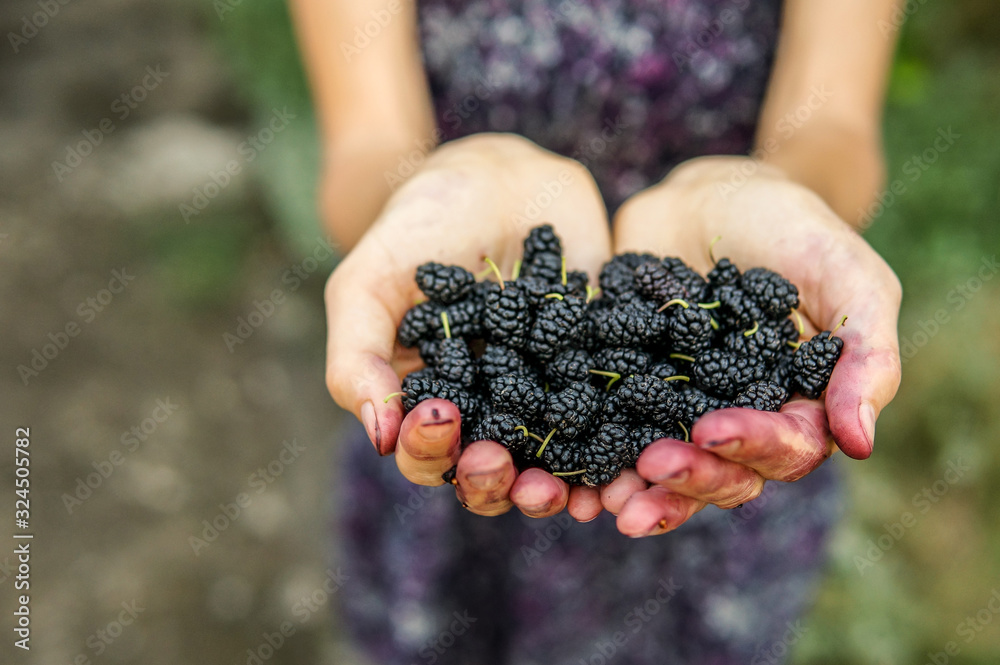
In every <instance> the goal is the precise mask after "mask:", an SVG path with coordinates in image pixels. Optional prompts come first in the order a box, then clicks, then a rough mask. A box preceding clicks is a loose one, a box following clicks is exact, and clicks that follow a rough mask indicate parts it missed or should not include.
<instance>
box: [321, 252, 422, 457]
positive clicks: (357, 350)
mask: <svg viewBox="0 0 1000 665" xmlns="http://www.w3.org/2000/svg"><path fill="white" fill-rule="evenodd" d="M373 252H374V253H375V256H370V255H371V254H372V253H373ZM386 254H387V253H386ZM390 265H391V257H388V256H385V257H382V256H378V251H377V249H375V250H373V249H372V248H371V245H370V244H369V246H368V247H362V246H360V245H359V246H358V247H357V248H356V249H355V250H354V251H353V252H352V253H351V254H350V255H348V257H346V258H345V259H344V260H343V261H342V262H341V264H340V266H338V267H337V269H336V270H335V271H334V273H333V274H332V275H331V276H330V279H329V280H328V281H327V284H326V294H325V299H326V318H327V347H326V355H327V360H326V384H327V388H328V389H329V391H330V395H331V396H332V397H333V399H334V401H336V402H337V404H339V405H340V406H341V407H343V408H344V409H346V410H348V411H350V412H351V413H353V414H354V415H355V416H357V417H358V419H359V420H361V423H362V424H363V425H364V427H365V431H366V432H367V433H368V438H369V439H370V440H371V442H372V445H374V446H375V449H376V450H377V451H378V453H379V454H380V455H387V454H389V453H391V452H393V450H395V446H396V439H397V438H398V436H399V430H400V426H401V423H402V420H403V409H402V405H401V404H400V401H399V400H398V399H397V400H390V401H389V402H388V403H386V402H385V397H386V396H387V395H389V394H391V393H394V392H397V391H399V389H400V381H399V377H398V376H397V374H396V372H395V371H394V370H393V368H392V365H391V364H390V363H391V360H392V355H393V350H394V347H395V340H396V324H397V323H398V321H399V319H400V318H401V317H402V314H403V313H404V312H405V311H406V309H407V307H408V304H410V303H409V301H408V297H409V296H410V295H412V291H413V289H414V288H415V287H414V286H413V284H412V279H411V280H410V282H411V283H410V284H397V283H396V282H398V281H400V278H401V273H400V271H398V270H391V271H390V269H389V266H390ZM408 275H409V273H408Z"/></svg>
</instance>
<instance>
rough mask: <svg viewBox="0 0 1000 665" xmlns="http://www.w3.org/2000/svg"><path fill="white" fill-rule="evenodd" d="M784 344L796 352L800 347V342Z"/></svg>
mask: <svg viewBox="0 0 1000 665" xmlns="http://www.w3.org/2000/svg"><path fill="white" fill-rule="evenodd" d="M785 344H787V345H788V346H790V347H792V348H793V349H795V350H796V351H797V350H798V348H799V347H800V346H802V342H785Z"/></svg>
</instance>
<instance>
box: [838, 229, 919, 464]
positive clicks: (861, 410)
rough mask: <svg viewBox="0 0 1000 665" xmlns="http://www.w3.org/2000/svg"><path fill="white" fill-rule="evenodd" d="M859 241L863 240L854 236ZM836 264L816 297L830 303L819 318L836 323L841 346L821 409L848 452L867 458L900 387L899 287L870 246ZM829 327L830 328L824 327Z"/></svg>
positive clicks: (850, 455) (894, 276)
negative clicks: (878, 423)
mask: <svg viewBox="0 0 1000 665" xmlns="http://www.w3.org/2000/svg"><path fill="white" fill-rule="evenodd" d="M858 240H859V242H861V243H862V244H864V245H865V247H866V248H867V243H864V241H863V240H861V239H860V238H858ZM853 258H854V260H853V261H850V260H847V261H844V262H842V263H840V265H839V267H838V268H837V270H836V273H832V274H836V275H837V278H836V279H830V280H825V284H824V286H823V287H822V289H823V290H824V291H827V290H829V291H831V293H824V294H823V295H822V296H821V301H824V302H826V303H832V304H834V306H833V307H831V308H829V309H827V308H823V309H825V310H826V311H824V312H823V314H824V315H825V316H822V317H821V320H824V321H826V322H827V323H828V324H830V325H832V326H836V325H837V323H839V321H840V317H841V316H844V315H847V316H848V317H849V319H848V321H847V324H846V326H845V327H843V328H841V329H840V330H838V331H837V335H838V336H839V337H841V338H842V339H843V340H844V350H843V352H842V354H841V358H840V360H839V361H838V362H837V365H836V367H835V368H834V371H833V375H832V376H831V377H830V384H829V386H828V388H827V393H826V410H827V417H828V419H829V422H830V432H831V434H832V435H833V438H834V440H835V441H836V442H837V445H838V447H839V448H840V449H841V450H842V451H843V452H844V453H845V454H846V455H847V456H849V457H853V458H855V459H866V458H867V457H868V456H870V455H871V453H872V447H873V445H874V442H875V421H876V420H877V419H878V416H879V414H880V413H881V412H882V409H883V408H885V406H886V405H887V404H888V403H889V402H890V401H892V398H893V397H894V396H895V395H896V390H897V389H898V388H899V383H900V379H901V368H900V358H899V338H898V333H897V330H896V328H897V321H898V318H899V305H900V300H901V298H902V289H901V287H900V285H899V280H898V279H897V278H896V275H895V274H894V273H893V272H892V270H891V269H890V268H889V266H888V265H887V264H886V263H885V262H884V261H882V259H881V258H880V257H878V255H877V254H875V253H874V251H871V250H870V249H869V250H868V252H862V253H861V255H860V256H858V255H857V254H856V255H855V256H854V257H853ZM827 329H830V328H827Z"/></svg>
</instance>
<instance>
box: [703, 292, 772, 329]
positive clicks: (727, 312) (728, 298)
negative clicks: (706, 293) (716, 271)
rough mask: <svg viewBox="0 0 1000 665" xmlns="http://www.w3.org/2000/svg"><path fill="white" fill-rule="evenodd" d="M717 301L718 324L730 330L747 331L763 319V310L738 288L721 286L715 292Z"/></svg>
mask: <svg viewBox="0 0 1000 665" xmlns="http://www.w3.org/2000/svg"><path fill="white" fill-rule="evenodd" d="M715 299H716V300H718V301H719V309H718V310H717V311H718V312H719V319H720V321H719V322H720V323H721V324H722V325H723V326H725V327H726V328H727V329H730V330H749V329H750V328H753V326H754V324H756V323H757V322H759V321H762V320H763V319H764V310H763V309H761V307H760V306H759V305H758V304H757V301H756V300H754V299H752V298H750V297H749V296H748V295H747V294H746V293H745V292H744V291H743V289H741V288H739V287H738V286H733V285H729V286H722V287H719V288H718V289H716V290H715Z"/></svg>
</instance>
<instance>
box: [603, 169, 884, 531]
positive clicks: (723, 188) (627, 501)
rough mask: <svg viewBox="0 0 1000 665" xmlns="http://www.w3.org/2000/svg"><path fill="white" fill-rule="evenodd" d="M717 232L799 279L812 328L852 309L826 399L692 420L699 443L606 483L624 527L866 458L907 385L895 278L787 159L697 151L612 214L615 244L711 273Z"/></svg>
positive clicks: (667, 449)
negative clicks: (774, 161) (790, 174)
mask: <svg viewBox="0 0 1000 665" xmlns="http://www.w3.org/2000/svg"><path fill="white" fill-rule="evenodd" d="M746 174H749V175H746ZM716 236H721V240H720V241H719V242H718V244H716V245H715V248H714V254H715V255H716V256H717V257H722V256H727V257H729V258H730V259H731V260H732V261H733V262H734V263H735V264H736V265H737V266H739V267H740V269H741V270H746V269H748V268H752V267H756V266H763V267H766V268H770V269H772V270H775V271H777V272H779V273H781V274H782V275H784V276H785V277H786V278H788V279H789V280H791V281H792V282H793V283H794V284H796V285H797V286H798V288H799V293H800V301H801V305H800V309H799V311H800V313H801V314H802V315H803V316H804V318H805V319H806V320H807V325H809V324H811V326H812V329H811V330H807V334H808V335H811V334H813V333H814V332H816V330H821V329H825V330H830V329H832V328H833V327H834V326H836V325H837V323H838V322H839V321H840V320H841V318H842V317H844V316H847V317H849V321H848V322H847V325H846V327H844V328H841V329H840V330H838V331H837V335H838V336H840V337H842V338H843V340H844V350H843V354H842V356H841V358H840V361H839V362H838V364H837V366H836V369H835V370H834V372H833V376H832V377H831V379H830V384H829V387H828V389H827V392H826V396H825V400H819V401H816V400H806V399H802V398H797V399H794V400H792V401H790V402H788V403H787V404H786V405H785V406H783V407H782V409H781V411H780V412H779V413H766V412H758V411H752V410H749V409H723V410H720V411H715V412H712V413H710V414H707V415H705V416H704V417H703V418H701V419H700V420H699V421H698V422H697V423H696V424H695V426H694V428H693V429H692V431H691V442H690V443H684V442H680V441H673V440H663V441H660V442H657V443H655V444H653V445H651V446H650V447H649V448H647V449H646V451H645V452H644V453H643V454H642V456H641V457H640V458H639V462H638V464H637V468H636V471H637V473H636V474H631V473H629V474H626V475H625V476H624V477H623V478H621V479H619V480H618V481H616V482H615V483H613V484H612V485H611V486H609V487H608V488H606V489H605V490H604V494H602V499H604V500H605V506H606V507H608V508H609V509H614V510H612V512H615V513H617V514H618V527H619V529H620V530H621V531H622V532H623V533H625V534H626V535H630V536H644V535H653V534H658V533H663V532H665V531H669V530H671V529H674V528H676V527H677V526H679V525H680V524H682V523H683V522H684V521H686V520H687V519H688V518H689V517H690V516H691V515H693V514H694V513H695V512H697V511H698V510H700V509H701V508H702V507H704V506H705V505H706V504H708V503H713V504H716V505H719V506H720V507H723V508H733V507H736V506H738V505H739V504H741V503H744V502H746V501H750V500H751V499H753V498H755V497H756V496H758V495H759V494H760V492H761V489H762V488H763V485H764V481H765V480H767V479H773V480H782V481H793V480H797V479H799V478H801V477H803V476H805V475H806V474H808V473H810V472H811V471H813V470H814V469H816V468H817V467H818V466H819V465H820V464H822V463H823V461H825V460H826V458H827V457H829V456H830V455H831V454H832V453H833V452H834V450H835V446H836V447H839V448H840V450H842V451H843V452H844V453H846V454H847V455H848V456H850V457H853V458H856V459H864V458H867V457H868V456H869V455H871V452H872V444H873V440H874V435H875V421H876V419H877V418H878V414H879V412H881V410H882V408H884V407H885V406H886V404H888V403H889V402H890V401H891V400H892V398H893V396H894V395H895V393H896V389H897V388H898V386H899V381H900V360H899V344H898V339H897V332H896V322H897V318H898V315H899V302H900V298H901V289H900V285H899V281H898V280H897V278H896V276H895V274H893V272H892V270H891V269H890V268H889V266H888V265H887V264H886V263H885V262H884V261H883V260H882V259H881V257H879V255H878V254H877V253H876V252H875V251H874V250H873V249H872V248H871V247H870V246H869V245H868V244H867V243H866V242H865V241H864V240H863V239H862V238H861V237H860V236H859V235H858V234H857V232H855V231H854V230H853V229H852V228H851V227H849V226H848V225H847V224H845V223H844V222H843V221H841V220H840V219H839V218H838V217H837V216H836V215H835V214H834V213H833V212H832V211H831V210H830V209H829V208H828V207H827V206H826V204H825V203H823V201H822V200H821V199H820V198H819V197H818V196H816V195H815V194H813V193H812V192H810V191H809V190H808V189H806V188H804V187H802V186H800V185H797V184H795V183H793V182H792V181H791V180H789V179H788V178H787V177H786V176H785V175H784V174H783V173H782V172H781V171H779V170H778V169H775V168H773V167H768V166H762V165H760V164H758V163H755V162H753V161H751V160H749V159H748V158H741V157H709V158H700V159H696V160H692V161H690V162H686V163H685V164H682V165H681V166H679V167H677V168H676V169H675V170H674V171H673V172H672V173H671V174H670V175H669V176H668V177H667V178H666V179H665V180H664V181H663V182H662V183H660V184H659V185H656V186H655V187H652V188H650V189H648V190H646V191H644V192H642V193H640V194H638V195H636V196H635V197H633V198H632V199H631V200H630V201H628V202H627V203H626V204H625V205H624V206H623V207H622V208H621V210H620V211H619V213H618V215H617V216H616V220H615V252H616V253H621V252H626V251H638V252H643V251H648V252H651V253H654V254H657V255H660V256H663V255H671V256H679V257H681V258H682V259H684V260H685V261H686V262H687V263H689V264H690V265H692V266H693V267H694V268H695V269H697V270H699V271H700V272H702V273H703V274H704V273H705V272H706V271H707V270H709V269H710V268H711V260H710V259H709V253H708V249H709V245H710V243H711V241H712V239H713V238H715V237H716ZM642 481H648V482H650V483H653V487H652V488H650V489H643V488H644V487H645V485H644V484H643V482H642ZM608 495H611V496H613V497H614V503H613V504H612V505H609V504H608V501H607V499H605V497H606V496H608Z"/></svg>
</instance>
